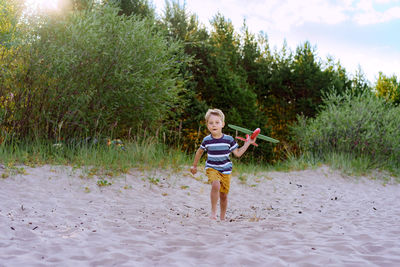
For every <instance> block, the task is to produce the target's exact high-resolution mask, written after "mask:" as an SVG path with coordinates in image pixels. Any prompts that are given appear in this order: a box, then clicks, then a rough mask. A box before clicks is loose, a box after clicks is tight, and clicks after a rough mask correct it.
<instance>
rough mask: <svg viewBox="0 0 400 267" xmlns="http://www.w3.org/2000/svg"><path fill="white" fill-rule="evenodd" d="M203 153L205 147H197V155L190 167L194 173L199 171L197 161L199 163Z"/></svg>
mask: <svg viewBox="0 0 400 267" xmlns="http://www.w3.org/2000/svg"><path fill="white" fill-rule="evenodd" d="M203 153H204V150H203V149H201V148H199V149H197V151H196V155H195V156H194V160H193V166H192V167H191V168H190V171H191V172H192V173H193V174H196V173H197V163H199V160H200V158H201V156H202V155H203Z"/></svg>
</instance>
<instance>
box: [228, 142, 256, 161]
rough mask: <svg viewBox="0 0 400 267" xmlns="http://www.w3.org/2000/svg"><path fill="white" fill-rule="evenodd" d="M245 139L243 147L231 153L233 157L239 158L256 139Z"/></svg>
mask: <svg viewBox="0 0 400 267" xmlns="http://www.w3.org/2000/svg"><path fill="white" fill-rule="evenodd" d="M246 139H247V140H246V142H244V145H243V146H241V147H240V148H236V149H235V150H233V151H232V153H233V155H235V156H236V157H238V158H239V157H241V156H242V155H243V154H244V152H246V150H247V149H248V148H249V146H250V145H251V144H254V143H255V142H256V139H257V137H256V138H254V139H251V138H250V137H249V138H246Z"/></svg>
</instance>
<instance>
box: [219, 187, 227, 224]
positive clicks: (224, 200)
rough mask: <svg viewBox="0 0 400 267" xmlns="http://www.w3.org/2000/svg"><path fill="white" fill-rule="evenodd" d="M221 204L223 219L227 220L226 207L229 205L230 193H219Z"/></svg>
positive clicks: (221, 216)
mask: <svg viewBox="0 0 400 267" xmlns="http://www.w3.org/2000/svg"><path fill="white" fill-rule="evenodd" d="M219 205H220V206H221V215H220V219H221V221H223V220H225V213H226V208H227V207H228V194H225V193H222V192H220V193H219Z"/></svg>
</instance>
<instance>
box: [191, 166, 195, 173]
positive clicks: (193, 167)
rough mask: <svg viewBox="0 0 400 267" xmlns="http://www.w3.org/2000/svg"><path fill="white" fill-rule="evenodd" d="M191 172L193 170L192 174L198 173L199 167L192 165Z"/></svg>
mask: <svg viewBox="0 0 400 267" xmlns="http://www.w3.org/2000/svg"><path fill="white" fill-rule="evenodd" d="M190 172H191V173H192V174H196V173H197V167H196V166H192V167H190Z"/></svg>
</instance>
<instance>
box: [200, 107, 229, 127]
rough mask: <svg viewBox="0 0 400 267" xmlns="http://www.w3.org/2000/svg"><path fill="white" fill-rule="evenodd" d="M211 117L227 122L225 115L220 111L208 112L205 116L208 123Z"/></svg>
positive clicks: (211, 110)
mask: <svg viewBox="0 0 400 267" xmlns="http://www.w3.org/2000/svg"><path fill="white" fill-rule="evenodd" d="M211 115H215V116H219V117H220V118H221V121H222V122H225V115H224V113H223V112H222V111H221V110H220V109H217V108H214V109H209V110H207V113H206V116H205V119H206V123H208V119H209V118H210V116H211Z"/></svg>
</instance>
